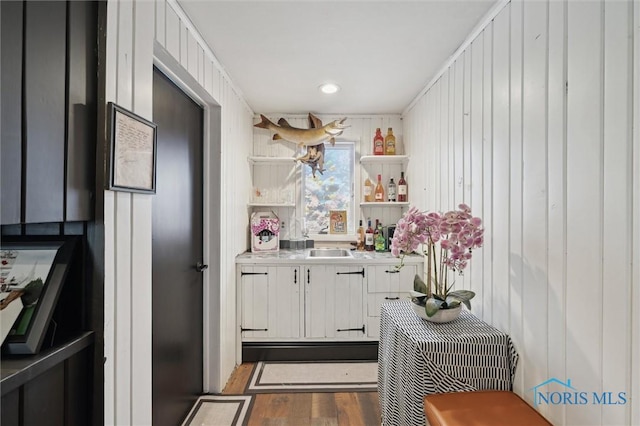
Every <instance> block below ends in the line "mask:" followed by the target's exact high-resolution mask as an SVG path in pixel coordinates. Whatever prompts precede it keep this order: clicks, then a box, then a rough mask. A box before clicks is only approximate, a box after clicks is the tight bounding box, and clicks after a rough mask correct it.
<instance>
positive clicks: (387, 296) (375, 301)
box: [367, 292, 409, 317]
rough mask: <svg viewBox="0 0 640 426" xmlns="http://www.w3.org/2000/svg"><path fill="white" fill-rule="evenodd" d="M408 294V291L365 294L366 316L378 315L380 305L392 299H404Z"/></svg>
mask: <svg viewBox="0 0 640 426" xmlns="http://www.w3.org/2000/svg"><path fill="white" fill-rule="evenodd" d="M408 295H409V293H408V292H396V293H369V294H367V316H369V317H379V316H380V305H382V304H383V303H386V302H392V301H394V300H405V299H406V297H407V296H408Z"/></svg>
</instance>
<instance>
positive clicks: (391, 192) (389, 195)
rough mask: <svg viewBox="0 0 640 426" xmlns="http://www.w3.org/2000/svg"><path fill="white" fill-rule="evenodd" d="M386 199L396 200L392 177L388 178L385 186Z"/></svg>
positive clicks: (394, 184)
mask: <svg viewBox="0 0 640 426" xmlns="http://www.w3.org/2000/svg"><path fill="white" fill-rule="evenodd" d="M387 201H391V202H395V201H396V183H395V182H394V181H393V178H391V179H389V185H388V186H387Z"/></svg>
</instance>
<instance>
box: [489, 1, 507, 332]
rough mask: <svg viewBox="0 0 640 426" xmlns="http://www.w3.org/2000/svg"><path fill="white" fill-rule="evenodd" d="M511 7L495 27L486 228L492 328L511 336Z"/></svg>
mask: <svg viewBox="0 0 640 426" xmlns="http://www.w3.org/2000/svg"><path fill="white" fill-rule="evenodd" d="M510 11H511V5H507V6H506V7H505V8H504V9H503V10H502V12H501V13H500V14H499V15H498V16H496V18H495V20H494V26H493V31H494V34H493V41H494V46H493V123H492V127H493V161H492V163H493V197H492V198H493V214H492V216H493V221H492V223H491V224H487V225H488V226H487V227H488V228H489V231H488V233H489V235H487V239H488V238H491V240H492V243H493V277H492V283H493V294H494V297H493V324H494V325H495V326H496V327H498V328H499V329H500V330H504V331H506V332H510V329H509V317H510V300H509V283H510V271H509V258H510V256H511V253H510V251H509V225H510V222H509V195H510V194H509V190H510V185H509V182H510V167H509V165H510V152H511V151H510V149H509V125H510V121H509V93H510V91H509V60H510V56H509V41H510V38H509V28H510V22H509V18H510Z"/></svg>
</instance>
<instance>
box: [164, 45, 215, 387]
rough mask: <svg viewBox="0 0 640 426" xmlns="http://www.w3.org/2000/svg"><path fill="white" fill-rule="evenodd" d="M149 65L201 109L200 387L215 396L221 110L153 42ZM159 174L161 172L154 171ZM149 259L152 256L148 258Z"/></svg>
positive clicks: (194, 81)
mask: <svg viewBox="0 0 640 426" xmlns="http://www.w3.org/2000/svg"><path fill="white" fill-rule="evenodd" d="M153 65H155V66H156V67H157V68H158V69H159V70H160V71H161V72H162V73H163V74H164V75H166V76H167V78H169V80H171V81H172V82H173V83H174V84H175V85H176V86H178V87H179V88H180V90H182V91H183V92H184V93H185V94H186V95H187V96H189V97H190V98H191V99H192V100H193V101H194V102H195V103H197V104H198V105H200V107H202V109H203V117H202V119H203V126H204V128H203V129H202V130H203V132H202V143H203V147H202V152H203V163H202V181H203V192H202V208H203V212H202V219H203V220H202V233H203V236H202V244H203V247H202V256H203V259H202V261H203V263H205V264H207V265H209V268H208V269H206V270H205V271H204V272H203V275H202V285H203V288H202V291H203V293H202V296H203V306H202V319H203V321H204V324H203V327H202V332H203V336H202V342H203V354H202V355H203V357H202V358H203V366H202V372H203V377H202V387H203V389H202V390H203V392H204V393H208V392H217V391H221V390H222V386H224V383H222V377H221V375H220V371H221V363H222V360H221V352H220V350H219V349H216V348H219V347H220V343H221V342H220V341H221V337H220V336H221V325H222V320H223V312H222V310H221V309H220V308H221V306H220V300H221V294H220V291H221V286H220V285H218V286H213V285H212V284H213V283H215V282H216V281H217V282H220V248H219V245H218V246H216V244H214V241H212V239H211V237H210V236H211V235H220V231H221V229H220V226H221V225H220V224H221V222H220V218H221V211H220V208H219V207H218V208H216V206H220V205H221V201H222V200H221V188H220V185H212V184H211V182H220V179H221V174H220V170H221V166H222V164H221V155H220V153H221V146H222V144H221V141H222V134H221V133H222V130H221V129H222V117H221V113H222V108H221V106H220V104H218V102H217V101H216V100H215V99H214V98H213V97H212V96H211V94H210V93H208V92H207V91H206V89H205V88H204V87H202V85H200V83H198V81H197V80H196V79H195V78H194V77H193V76H192V75H191V74H189V72H188V71H187V70H186V69H185V68H184V67H183V66H182V65H181V64H180V63H179V62H178V61H177V60H176V59H175V58H174V57H173V56H171V54H170V53H169V52H168V51H167V50H166V49H165V48H164V47H162V45H160V44H159V43H158V42H157V41H154V46H153ZM158 172H159V173H161V172H162V171H161V170H160V171H158ZM152 256H153V254H152Z"/></svg>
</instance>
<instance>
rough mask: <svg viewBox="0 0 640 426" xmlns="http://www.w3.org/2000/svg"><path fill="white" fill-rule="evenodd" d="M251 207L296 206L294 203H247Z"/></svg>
mask: <svg viewBox="0 0 640 426" xmlns="http://www.w3.org/2000/svg"><path fill="white" fill-rule="evenodd" d="M247 205H248V206H249V207H295V206H296V205H295V204H294V203H247Z"/></svg>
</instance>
